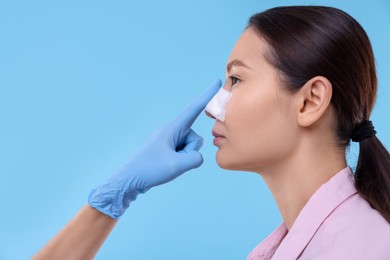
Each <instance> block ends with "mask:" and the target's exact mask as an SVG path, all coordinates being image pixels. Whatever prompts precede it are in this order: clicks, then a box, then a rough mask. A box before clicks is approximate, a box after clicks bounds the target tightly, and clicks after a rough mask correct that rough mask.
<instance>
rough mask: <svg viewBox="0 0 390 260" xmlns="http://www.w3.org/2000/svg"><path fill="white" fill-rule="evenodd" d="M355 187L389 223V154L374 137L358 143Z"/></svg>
mask: <svg viewBox="0 0 390 260" xmlns="http://www.w3.org/2000/svg"><path fill="white" fill-rule="evenodd" d="M355 186H356V189H357V190H358V191H359V193H360V194H361V195H362V196H363V197H364V198H365V199H366V200H367V201H368V202H369V203H370V205H371V207H373V208H374V209H376V210H377V211H378V212H379V213H380V214H381V215H382V216H383V217H384V218H385V219H386V220H387V222H389V223H390V154H389V152H388V151H387V150H386V148H385V147H384V146H383V144H382V143H381V141H380V140H379V139H378V138H377V137H376V136H372V137H369V138H367V139H364V140H361V141H360V142H359V159H358V163H357V166H356V170H355Z"/></svg>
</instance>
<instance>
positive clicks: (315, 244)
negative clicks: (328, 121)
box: [247, 167, 390, 260]
mask: <svg viewBox="0 0 390 260" xmlns="http://www.w3.org/2000/svg"><path fill="white" fill-rule="evenodd" d="M298 258H299V259H332V260H334V259H355V260H356V259H375V260H379V259H386V260H389V259H390V224H389V223H388V222H387V221H386V220H385V219H384V218H383V217H382V216H381V215H380V214H379V212H378V211H376V210H374V209H372V208H371V207H370V205H369V204H368V202H367V201H366V200H364V199H363V198H362V197H361V196H360V195H359V194H358V193H357V191H356V189H355V186H354V175H353V173H352V170H351V169H350V168H349V167H346V168H345V169H343V170H341V171H340V172H338V173H337V174H336V175H335V176H333V177H332V178H331V179H330V180H329V181H328V182H326V183H325V184H323V185H322V186H321V187H320V188H319V189H318V190H317V191H316V192H315V193H314V194H313V196H312V197H311V198H310V200H309V201H308V202H307V204H306V205H305V207H304V208H303V209H302V211H301V212H300V213H299V216H298V217H297V219H296V220H295V222H294V224H293V226H292V227H291V229H290V231H289V232H288V230H287V227H286V225H285V224H284V223H282V224H281V225H280V226H279V227H278V228H277V229H276V230H275V231H273V232H272V233H271V234H270V235H269V236H268V237H267V238H266V239H265V240H264V241H263V242H261V243H260V244H259V245H258V246H256V247H255V248H254V249H253V251H252V252H251V253H250V254H249V255H248V258H247V260H257V259H262V260H265V259H272V260H279V259H283V260H286V259H298Z"/></svg>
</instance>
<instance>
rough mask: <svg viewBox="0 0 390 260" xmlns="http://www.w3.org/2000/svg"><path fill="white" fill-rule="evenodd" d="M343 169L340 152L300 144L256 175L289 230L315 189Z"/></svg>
mask: <svg viewBox="0 0 390 260" xmlns="http://www.w3.org/2000/svg"><path fill="white" fill-rule="evenodd" d="M308 143H310V142H308ZM345 167H347V163H346V160H345V153H344V151H340V149H337V148H333V149H332V148H329V147H321V146H317V145H313V143H311V144H310V147H307V146H306V147H305V146H304V145H302V146H301V149H297V151H296V152H295V153H293V154H292V155H291V156H290V157H289V158H286V160H285V161H284V162H282V163H280V164H278V165H277V166H276V167H273V168H272V169H267V170H266V171H261V172H259V173H260V174H261V176H262V177H263V179H264V181H265V183H266V184H267V186H268V187H269V189H270V190H271V192H272V194H273V196H274V199H275V201H276V203H277V205H278V207H279V210H280V213H281V215H282V217H283V220H284V222H285V224H286V226H287V228H288V229H290V228H291V227H292V226H293V224H294V222H295V219H296V218H297V217H298V215H299V213H300V212H301V210H302V208H303V207H304V206H305V205H306V203H307V202H308V201H309V199H310V198H311V196H312V195H313V194H314V193H315V192H316V191H317V189H318V188H319V187H320V186H321V185H322V184H324V183H325V182H327V181H328V180H329V179H330V178H332V177H333V176H334V175H335V174H336V173H338V172H339V171H340V170H342V169H344V168H345Z"/></svg>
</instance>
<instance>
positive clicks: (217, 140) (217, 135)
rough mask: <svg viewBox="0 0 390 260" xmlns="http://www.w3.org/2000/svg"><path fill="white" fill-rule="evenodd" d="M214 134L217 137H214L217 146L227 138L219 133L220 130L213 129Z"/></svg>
mask: <svg viewBox="0 0 390 260" xmlns="http://www.w3.org/2000/svg"><path fill="white" fill-rule="evenodd" d="M212 134H213V136H214V137H215V138H214V141H213V144H214V145H215V146H218V144H219V143H220V142H222V141H223V140H224V139H225V137H224V136H223V135H221V134H220V133H218V132H217V131H215V130H214V129H213V131H212Z"/></svg>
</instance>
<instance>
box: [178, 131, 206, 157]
mask: <svg viewBox="0 0 390 260" xmlns="http://www.w3.org/2000/svg"><path fill="white" fill-rule="evenodd" d="M183 146H184V147H183V149H182V151H181V152H185V153H188V152H190V151H199V150H200V148H201V147H202V146H203V138H202V137H201V136H200V135H198V134H197V133H196V132H195V131H194V130H192V129H190V131H189V132H188V134H187V135H186V137H185V139H184V143H183Z"/></svg>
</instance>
